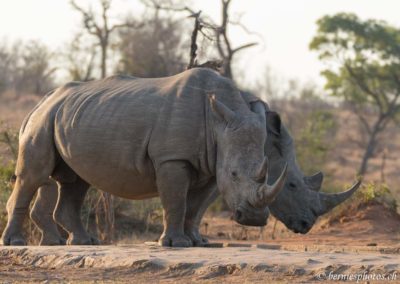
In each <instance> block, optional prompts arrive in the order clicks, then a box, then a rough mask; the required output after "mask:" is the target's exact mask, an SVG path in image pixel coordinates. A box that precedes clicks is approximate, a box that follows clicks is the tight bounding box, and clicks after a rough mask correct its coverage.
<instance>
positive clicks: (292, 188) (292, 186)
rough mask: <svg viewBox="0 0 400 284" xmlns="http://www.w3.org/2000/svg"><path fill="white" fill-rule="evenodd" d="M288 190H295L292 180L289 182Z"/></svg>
mask: <svg viewBox="0 0 400 284" xmlns="http://www.w3.org/2000/svg"><path fill="white" fill-rule="evenodd" d="M289 188H290V190H296V185H295V184H294V183H293V182H289Z"/></svg>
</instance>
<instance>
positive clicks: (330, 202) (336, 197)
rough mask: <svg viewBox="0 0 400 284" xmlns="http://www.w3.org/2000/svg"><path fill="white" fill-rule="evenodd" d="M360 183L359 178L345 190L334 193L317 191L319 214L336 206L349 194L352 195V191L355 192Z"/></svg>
mask: <svg viewBox="0 0 400 284" xmlns="http://www.w3.org/2000/svg"><path fill="white" fill-rule="evenodd" d="M360 185H361V180H358V181H357V182H355V183H354V184H353V185H352V187H350V189H349V190H347V191H344V192H341V193H334V194H327V193H322V192H321V193H319V198H320V201H321V211H320V212H319V214H320V215H322V214H325V213H327V212H328V211H330V210H332V209H333V208H334V207H336V206H338V205H339V204H340V203H342V202H343V201H345V200H346V199H348V198H349V197H350V196H352V195H353V193H354V192H356V190H357V189H358V188H359V187H360Z"/></svg>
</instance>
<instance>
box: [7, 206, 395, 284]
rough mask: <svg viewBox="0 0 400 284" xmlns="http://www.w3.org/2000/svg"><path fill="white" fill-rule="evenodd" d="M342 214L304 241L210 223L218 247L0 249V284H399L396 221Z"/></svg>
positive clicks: (364, 211) (381, 210)
mask: <svg viewBox="0 0 400 284" xmlns="http://www.w3.org/2000/svg"><path fill="white" fill-rule="evenodd" d="M357 210H358V211H357ZM347 213H348V214H346V216H336V217H335V218H331V219H325V220H321V221H320V222H319V223H318V224H316V226H315V227H314V228H313V230H312V231H311V232H309V233H308V234H307V235H299V234H294V233H291V232H289V231H287V230H286V229H284V227H283V225H282V224H280V223H278V224H277V226H276V228H275V233H274V234H275V235H276V237H275V239H272V238H271V235H272V230H273V224H269V226H267V228H266V229H264V231H260V229H259V228H249V227H243V226H239V225H236V224H235V223H234V222H233V221H232V220H230V219H229V217H228V216H224V215H219V216H209V217H207V218H205V220H204V222H203V225H202V231H203V233H207V235H208V237H209V238H210V241H211V243H213V244H216V245H219V246H221V245H222V247H206V248H160V247H159V246H158V245H156V244H155V243H152V242H150V243H146V244H144V243H143V240H142V241H140V240H136V241H135V242H136V243H130V244H117V245H113V246H92V247H90V246H64V247H39V246H28V247H0V283H15V282H17V283H18V282H43V283H65V282H79V283H95V282H96V283H114V282H121V283H158V282H162V283H164V282H167V283H175V282H179V283H192V282H201V283H215V282H224V283H225V282H229V283H270V282H274V283H275V282H278V283H294V282H295V283H310V282H313V283H340V282H343V281H344V280H345V279H346V277H347V280H348V281H347V283H351V282H354V283H383V282H388V283H400V217H399V216H398V215H397V214H395V213H393V212H392V211H390V210H388V209H386V208H385V207H383V206H382V205H380V204H377V203H371V204H369V205H365V206H363V207H362V208H349V211H348V212H347ZM206 224H207V225H206ZM206 230H207V232H206ZM374 279H375V281H374Z"/></svg>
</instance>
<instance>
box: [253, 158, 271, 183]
mask: <svg viewBox="0 0 400 284" xmlns="http://www.w3.org/2000/svg"><path fill="white" fill-rule="evenodd" d="M267 179H268V158H267V156H265V157H264V160H263V161H262V163H261V166H260V168H259V169H258V171H257V173H256V180H257V181H258V182H263V181H264V180H267Z"/></svg>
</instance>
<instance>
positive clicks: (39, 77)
mask: <svg viewBox="0 0 400 284" xmlns="http://www.w3.org/2000/svg"><path fill="white" fill-rule="evenodd" d="M53 58H54V53H53V52H51V51H50V50H49V49H48V48H47V46H45V45H44V44H42V43H41V42H39V41H29V42H27V43H24V42H21V41H17V42H14V43H13V44H11V45H8V44H7V43H3V44H2V45H1V46H0V92H3V91H6V90H15V91H16V93H17V94H20V93H23V92H24V93H33V94H44V93H46V92H48V91H49V90H50V89H51V88H53V85H54V78H53V76H54V72H55V71H56V70H57V68H56V67H53V66H52V65H51V64H50V62H51V60H52V59H53Z"/></svg>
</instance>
